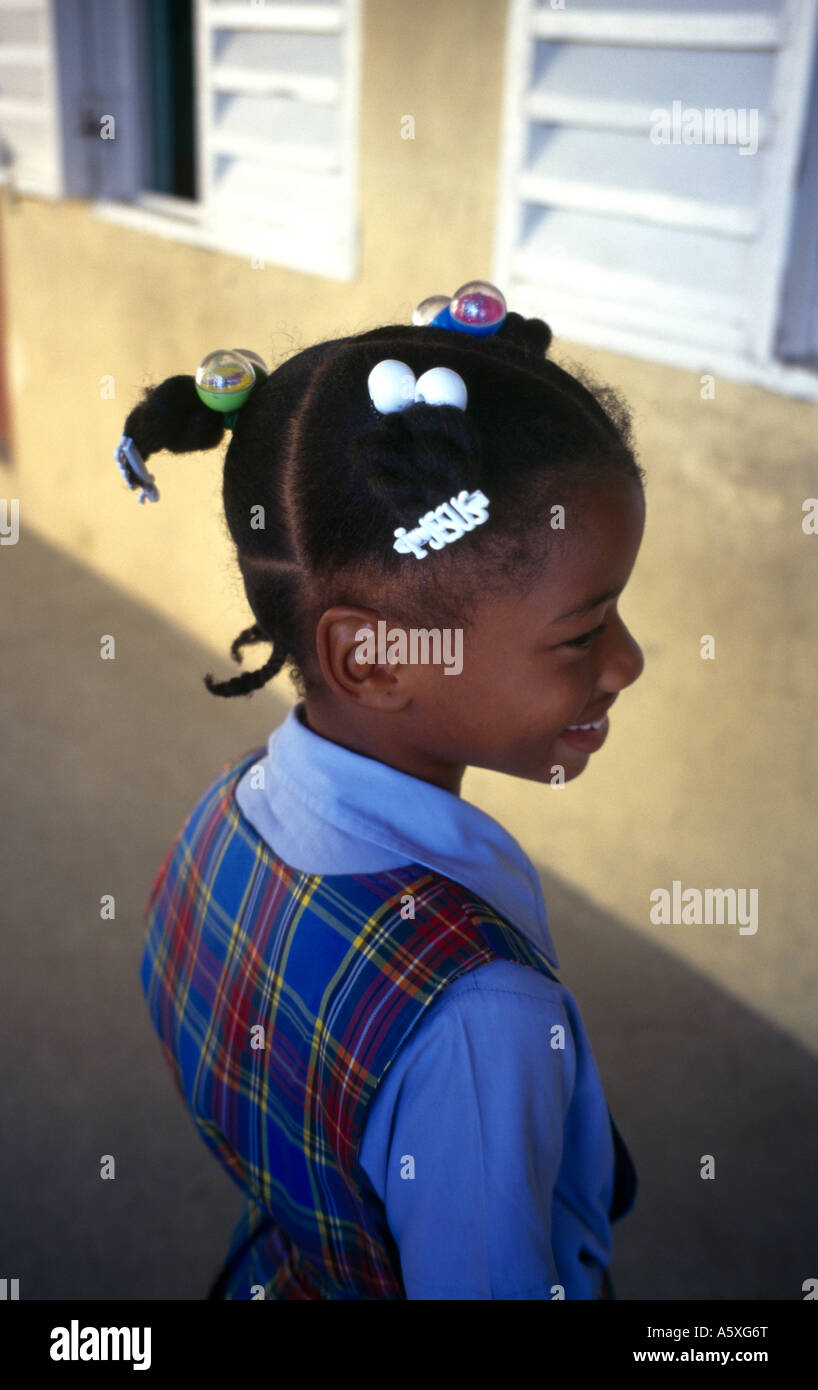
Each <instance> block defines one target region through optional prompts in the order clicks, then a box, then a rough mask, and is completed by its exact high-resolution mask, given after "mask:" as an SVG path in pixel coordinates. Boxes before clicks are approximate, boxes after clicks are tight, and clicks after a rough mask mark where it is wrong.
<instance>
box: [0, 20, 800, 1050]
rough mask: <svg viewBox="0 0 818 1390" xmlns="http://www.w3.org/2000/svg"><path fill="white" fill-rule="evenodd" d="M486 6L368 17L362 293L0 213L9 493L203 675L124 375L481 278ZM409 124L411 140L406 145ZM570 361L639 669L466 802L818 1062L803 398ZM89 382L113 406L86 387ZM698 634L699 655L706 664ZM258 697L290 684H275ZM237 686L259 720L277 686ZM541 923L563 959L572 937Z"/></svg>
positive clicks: (201, 548) (189, 560) (174, 479)
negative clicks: (754, 908)
mask: <svg viewBox="0 0 818 1390" xmlns="http://www.w3.org/2000/svg"><path fill="white" fill-rule="evenodd" d="M504 22H505V7H504V6H502V5H498V4H496V3H493V0H474V3H472V4H470V5H468V6H462V5H455V4H452V5H442V4H436V3H433V2H432V0H423V3H418V0H413V4H412V5H406V4H403V3H398V2H397V0H378V4H377V5H376V4H367V5H365V6H364V25H365V28H364V54H363V106H362V118H361V119H362V124H361V235H362V273H361V276H360V280H359V281H358V282H357V283H354V284H349V285H346V284H339V283H337V282H332V281H327V280H324V279H321V278H318V277H312V276H306V275H301V274H297V273H294V272H291V271H289V270H286V269H281V268H276V267H270V266H268V267H267V268H265V269H252V268H251V267H250V265H249V264H248V263H246V262H244V261H242V260H241V259H239V258H236V257H233V256H226V255H220V254H214V253H211V252H206V251H201V250H197V249H194V248H192V247H189V246H185V245H184V244H181V243H178V242H174V241H165V240H162V239H161V238H158V237H153V236H149V235H146V234H143V233H140V232H136V231H131V230H125V229H122V228H119V227H116V226H114V225H111V224H108V223H105V222H102V221H100V220H98V219H97V218H95V216H94V215H93V212H92V211H91V209H90V207H89V205H87V204H85V203H83V202H77V201H65V202H58V203H56V204H50V203H48V202H45V201H40V200H37V199H30V198H24V199H22V200H21V201H20V202H19V203H17V204H15V205H12V206H10V205H9V204H8V202H7V201H6V199H5V198H4V199H3V204H2V237H3V247H4V261H5V281H6V303H7V328H8V341H9V353H10V364H11V377H12V392H13V399H12V409H13V443H14V462H13V466H12V467H10V468H3V469H0V485H1V486H2V492H3V495H4V496H7V497H8V496H13V497H17V498H19V499H20V508H21V525H22V526H23V527H24V528H25V527H30V528H33V529H34V530H36V531H37V532H39V533H40V534H41V535H42V536H44V537H45V538H47V539H48V540H49V541H51V542H52V543H54V544H56V545H58V546H60V547H61V548H63V549H65V550H66V551H68V552H69V553H70V554H71V555H72V556H74V557H75V558H77V559H79V560H81V561H82V562H83V563H85V564H87V565H89V566H91V567H92V568H93V569H94V570H96V571H97V572H98V573H100V574H101V575H103V576H105V577H106V578H107V579H108V580H110V582H111V583H112V584H113V585H115V586H120V587H122V588H123V589H126V590H127V591H128V592H130V593H133V594H135V595H137V596H138V597H139V598H140V599H141V600H142V601H143V602H144V603H145V604H147V605H149V606H151V607H153V608H154V609H155V610H156V611H157V613H158V614H161V615H162V617H163V618H165V619H167V620H169V621H171V622H173V623H176V624H178V625H179V627H180V628H181V629H183V630H184V631H186V632H189V633H191V634H193V635H194V636H196V637H197V638H199V639H200V640H202V641H203V642H205V643H207V644H208V645H209V646H210V647H211V648H212V650H213V652H214V654H215V655H216V656H217V657H220V658H221V662H220V663H219V662H217V663H215V664H214V667H213V669H214V671H216V673H217V674H219V675H228V674H233V673H234V672H235V671H236V669H237V668H236V667H235V666H233V664H232V663H231V662H230V661H229V660H228V658H227V650H228V646H229V643H230V641H231V640H232V638H233V637H234V636H235V635H236V633H237V632H238V631H239V629H240V628H242V627H244V626H245V625H246V624H247V623H248V622H249V621H251V615H250V614H249V610H248V608H247V606H246V603H245V602H244V598H243V591H242V589H241V586H240V582H239V579H238V576H237V574H236V573H235V572H234V570H233V568H232V558H231V552H230V546H229V543H228V539H227V535H226V527H225V524H224V522H223V518H222V515H221V511H220V487H221V470H220V456H219V455H218V454H217V453H210V454H204V455H201V456H193V455H186V456H183V457H179V458H177V457H176V456H173V455H170V454H162V455H158V456H156V457H155V458H152V459H151V462H150V467H151V469H152V471H154V473H155V475H156V478H157V482H158V484H159V487H160V491H161V494H162V498H161V501H160V503H159V504H158V505H157V506H154V505H152V504H150V503H147V504H145V505H144V506H140V505H139V504H138V502H137V500H136V494H134V493H131V492H129V491H128V490H127V489H126V488H125V487H124V484H123V483H122V480H121V477H120V474H119V471H118V469H117V467H116V464H115V463H114V460H113V458H112V450H113V448H114V445H115V444H116V443H117V441H118V439H119V436H120V434H121V432H122V425H123V423H124V419H125V416H126V414H127V412H128V410H129V409H130V406H131V405H132V404H133V402H134V400H135V399H136V397H137V395H138V394H139V392H140V389H141V387H142V385H143V384H147V383H148V382H153V381H159V380H161V379H163V378H164V377H166V376H170V375H173V374H175V373H178V372H184V371H190V372H193V371H194V370H195V368H196V365H197V363H198V362H199V360H200V359H201V357H202V356H204V354H205V353H206V352H209V351H211V350H213V349H214V348H216V347H220V346H230V345H233V344H242V345H244V346H247V347H252V348H255V349H256V350H257V351H259V352H261V353H262V355H263V356H265V357H266V358H267V360H268V361H269V362H270V363H271V364H275V363H277V362H278V361H280V360H282V359H283V358H284V357H286V356H288V355H289V354H290V353H291V352H292V351H294V350H297V349H298V348H300V347H302V346H305V345H307V344H308V343H310V342H312V341H315V340H316V339H319V338H328V337H335V336H339V335H341V334H344V333H348V332H356V331H361V330H363V329H365V328H368V327H371V326H374V325H375V324H377V323H379V322H385V321H390V320H398V321H404V322H408V320H409V316H410V314H411V310H412V308H413V306H414V305H415V304H416V303H417V302H418V301H419V300H420V299H422V298H424V297H425V296H426V295H428V294H431V293H434V292H445V293H451V292H452V291H453V290H454V289H455V288H456V287H457V285H458V284H460V283H461V282H462V281H463V280H466V279H470V278H475V277H484V276H489V274H490V268H491V265H490V256H491V246H492V234H493V225H494V207H495V198H496V193H495V187H496V183H495V181H496V165H497V149H498V131H499V119H500V100H501V91H500V83H501V70H500V66H499V64H498V61H497V60H498V57H499V55H501V54H502V49H503V41H504ZM466 50H468V52H469V54H470V57H469V62H468V64H464V63H463V62H462V61H461V63H460V65H459V66H458V63H457V61H456V59H457V56H458V55H461V59H462V55H463V53H464V51H466ZM458 72H459V73H460V78H461V80H458ZM475 72H476V73H479V80H476V79H475V78H474V77H473V76H472V74H473V73H475ZM406 114H411V115H413V116H414V117H415V123H416V125H415V139H414V141H409V140H402V139H401V138H400V122H401V117H402V116H404V115H406ZM510 307H512V308H513V307H514V304H513V301H512V303H511V306H510ZM567 353H570V355H573V356H575V357H576V358H577V359H578V360H581V361H583V362H585V363H588V364H590V365H591V366H592V367H594V368H595V369H596V370H597V371H598V372H599V373H600V374H601V375H602V377H603V379H606V380H608V381H610V382H611V383H612V384H614V385H616V386H618V387H620V388H621V389H622V390H623V391H624V392H625V394H626V395H627V396H628V397H629V399H630V401H631V403H632V405H633V407H634V410H635V413H636V417H637V434H638V440H639V444H640V447H641V455H642V461H643V463H644V465H645V466H646V468H647V470H648V493H647V497H648V522H647V532H646V538H645V542H644V545H643V549H642V553H641V556H640V559H639V561H638V563H637V568H636V571H635V574H634V577H633V579H632V581H631V585H630V586H629V589H628V591H627V593H626V595H625V599H624V601H623V603H622V605H621V608H622V612H623V614H624V616H625V618H626V620H627V621H628V622H629V625H630V626H631V630H632V631H633V632H634V635H635V636H636V637H637V638H638V640H639V641H640V642H641V644H642V646H643V649H644V651H645V656H646V668H645V672H644V675H643V676H642V678H641V680H640V681H639V682H638V683H637V685H636V686H635V687H634V688H633V690H631V691H629V692H626V693H625V694H624V695H623V696H622V698H621V700H620V701H619V703H618V704H617V706H616V710H615V713H614V717H613V718H612V731H611V735H610V737H609V740H608V743H607V744H606V746H605V748H604V749H603V750H602V751H601V752H600V753H599V754H597V755H596V756H595V757H594V758H592V759H591V762H590V765H589V767H588V769H587V771H586V772H585V773H584V774H583V776H582V777H580V778H579V779H577V781H575V782H573V783H571V784H569V786H568V787H566V788H563V789H561V790H557V789H548V788H544V787H542V786H540V785H538V784H533V783H525V782H521V781H515V780H513V779H510V778H504V777H502V776H499V775H497V774H494V773H488V772H483V771H480V770H474V771H470V772H469V773H468V774H467V778H466V781H465V784H464V792H465V795H467V796H468V797H470V798H471V799H473V800H475V801H477V802H478V804H480V805H481V806H483V807H484V809H486V810H487V811H489V812H490V813H491V814H492V815H494V816H496V817H497V818H498V819H499V820H500V821H502V823H503V824H505V825H506V826H507V827H508V828H509V830H510V831H511V832H512V833H513V834H515V835H516V836H517V837H518V838H519V839H520V841H521V843H522V844H523V845H524V847H525V849H526V850H527V851H528V853H529V854H531V856H532V857H533V858H534V860H535V861H536V862H538V863H539V864H541V865H543V866H547V867H548V868H549V869H551V870H552V871H554V872H555V873H557V874H559V875H561V876H562V877H564V878H565V879H566V880H568V881H569V882H571V883H572V884H574V885H577V886H579V887H580V888H581V889H582V890H584V891H585V892H587V894H588V895H589V896H590V897H592V898H593V899H594V900H595V901H597V902H598V903H600V904H602V905H604V906H605V907H607V908H609V909H613V910H614V911H616V912H618V913H620V914H621V916H622V917H623V918H624V920H625V921H627V922H628V923H629V924H630V925H631V926H632V927H633V929H634V930H636V931H638V932H642V933H645V935H646V936H648V937H649V938H650V939H651V941H656V940H660V941H662V942H663V943H664V944H666V945H667V947H668V949H669V950H670V951H673V952H677V953H679V954H681V955H683V956H684V957H686V958H687V959H688V960H689V961H690V962H691V963H693V964H694V965H695V966H697V967H698V968H700V969H701V970H702V971H704V972H705V973H706V974H707V975H708V976H709V977H710V978H712V979H713V980H715V981H718V982H720V983H721V984H722V985H723V986H724V987H725V988H726V989H728V990H729V991H731V992H733V993H734V994H736V995H737V996H739V997H741V998H742V999H744V1000H745V1001H746V1002H747V1003H748V1004H750V1005H752V1006H754V1007H756V1008H758V1009H759V1010H760V1011H761V1012H762V1013H764V1014H766V1015H767V1016H768V1017H769V1018H771V1019H772V1020H774V1021H776V1022H777V1023H779V1024H780V1026H781V1027H783V1028H785V1029H788V1030H790V1031H792V1032H793V1033H795V1034H797V1035H798V1036H799V1037H801V1038H802V1040H803V1041H804V1042H805V1043H806V1044H808V1045H810V1046H811V1047H813V1048H815V1049H816V1050H818V1019H817V1018H816V1014H815V1009H814V990H815V978H814V976H815V971H814V961H815V952H814V947H813V940H814V930H815V927H814V922H815V911H814V898H813V895H814V891H815V880H814V872H813V868H812V863H811V857H810V855H809V852H808V851H809V845H810V842H811V841H812V840H813V839H814V829H813V827H814V824H815V810H816V806H815V790H814V789H815V786H816V781H818V778H817V777H816V773H817V772H818V769H817V768H816V751H815V748H816V740H815V737H814V703H815V700H814V691H815V688H816V676H818V669H817V667H818V662H816V651H817V650H818V639H816V632H817V631H818V625H816V617H818V613H816V608H817V607H818V603H817V602H816V594H817V593H818V586H817V585H816V556H818V538H816V537H809V536H806V535H805V534H804V533H803V532H802V529H801V506H802V502H803V500H804V499H805V498H806V497H809V496H814V495H815V494H816V493H818V481H817V480H816V471H815V458H816V454H815V440H816V438H817V437H818V408H816V407H815V406H810V405H807V404H805V403H801V402H797V401H793V400H791V399H788V398H786V397H781V396H775V395H772V394H769V393H767V392H764V391H760V390H757V389H754V388H750V387H746V386H741V385H736V384H732V383H729V382H726V381H717V383H716V395H715V399H714V400H705V399H703V398H702V396H701V393H700V383H699V379H698V378H697V377H696V376H694V375H692V374H690V373H686V372H680V371H676V370H673V369H670V368H666V367H661V366H658V365H652V364H645V363H641V362H635V361H632V360H630V359H627V358H622V357H616V356H613V355H611V354H602V353H597V352H592V351H591V350H589V349H585V348H583V347H579V346H574V345H557V347H556V349H555V352H554V355H555V356H556V357H557V359H558V360H561V359H562V358H563V357H564V356H565V355H566V354H567ZM108 374H111V375H112V376H113V378H114V380H115V389H116V398H115V399H114V400H106V399H102V398H101V393H100V384H101V379H102V378H103V377H105V376H107V375H108ZM5 562H6V556H4V557H3V561H2V563H5ZM43 603H44V604H46V605H47V603H48V595H47V594H44V595H43ZM113 621H115V608H114V607H112V622H113ZM703 634H713V635H714V636H715V638H716V653H717V655H716V660H715V661H711V662H707V661H702V660H701V659H700V656H699V643H700V638H701V636H702V635H703ZM92 640H93V641H94V642H96V641H97V640H98V638H97V635H96V634H94V635H89V641H92ZM255 660H256V654H254V653H253V652H252V650H251V652H250V653H249V654H248V664H255ZM200 676H201V673H200V672H199V671H198V670H195V671H191V673H190V680H191V690H192V691H193V689H194V686H196V684H197V682H198V681H199V680H200ZM275 689H276V691H277V693H279V694H287V695H288V696H290V697H291V692H290V687H289V685H288V684H287V683H286V681H285V680H284V679H281V680H280V681H279V682H277V683H276V686H275ZM255 700H256V703H257V707H258V709H259V718H260V721H263V720H264V718H265V714H266V715H267V716H269V717H270V720H271V722H272V716H271V710H272V708H273V702H272V701H271V700H270V699H269V697H267V696H266V695H261V696H256V697H255ZM265 702H266V703H265ZM214 773H215V769H214ZM674 878H678V879H681V880H682V882H683V886H684V887H699V888H702V889H703V888H705V887H746V888H753V887H755V888H757V889H758V890H759V913H760V926H759V930H758V932H757V934H756V935H755V936H754V937H750V936H741V935H740V934H739V932H738V927H729V926H726V925H725V926H722V927H718V926H714V927H655V926H652V925H651V924H650V921H649V894H650V892H651V890H652V889H654V888H657V887H667V888H670V885H671V883H672V880H673V879H674ZM554 928H555V935H556V939H557V945H558V949H559V941H560V937H561V935H563V934H564V933H565V932H566V931H568V930H570V923H555V924H554Z"/></svg>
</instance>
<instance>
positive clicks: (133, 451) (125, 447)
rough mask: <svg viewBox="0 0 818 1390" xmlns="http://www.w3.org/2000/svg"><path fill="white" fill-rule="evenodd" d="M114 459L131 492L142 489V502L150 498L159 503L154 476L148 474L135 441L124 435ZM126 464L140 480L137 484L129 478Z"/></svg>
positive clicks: (115, 451) (140, 498) (140, 497)
mask: <svg viewBox="0 0 818 1390" xmlns="http://www.w3.org/2000/svg"><path fill="white" fill-rule="evenodd" d="M114 458H115V459H116V461H117V463H118V464H119V471H120V473H121V474H122V476H123V478H124V479H125V482H126V483H127V484H128V487H129V488H130V489H131V491H132V492H133V490H134V488H137V487H141V488H142V491H141V493H140V494H139V500H140V502H144V501H145V498H146V497H147V498H149V499H150V501H151V502H158V501H159V489H158V487H157V486H156V482H155V480H154V476H153V474H152V473H149V472H148V470H147V468H146V466H145V460H144V459H143V457H142V455H141V454H140V452H139V450H138V449H137V447H136V445H135V444H134V442H133V440H132V439H130V438H129V437H128V435H126V434H123V436H122V438H121V439H120V441H119V443H118V444H117V446H116V448H115V449H114ZM126 464H127V465H128V467H129V468H130V470H131V473H135V474H136V477H137V479H138V481H137V482H134V481H133V480H132V478H131V477H129V475H128V467H126Z"/></svg>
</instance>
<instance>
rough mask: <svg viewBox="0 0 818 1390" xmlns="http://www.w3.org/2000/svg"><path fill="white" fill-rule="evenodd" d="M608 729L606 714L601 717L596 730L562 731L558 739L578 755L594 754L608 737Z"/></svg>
mask: <svg viewBox="0 0 818 1390" xmlns="http://www.w3.org/2000/svg"><path fill="white" fill-rule="evenodd" d="M608 728H609V724H608V716H607V714H606V715H604V716H603V719H602V723H601V724H600V726H599V728H598V729H563V731H562V733H561V734H559V735H558V737H559V738H561V739H562V740H563V741H564V742H565V743H568V744H570V745H571V747H572V748H576V749H577V751H578V752H580V753H595V752H596V751H597V749H598V748H601V747H602V745H603V743H604V742H605V739H606V738H607V737H608Z"/></svg>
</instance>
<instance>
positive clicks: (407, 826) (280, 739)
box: [236, 701, 559, 970]
mask: <svg viewBox="0 0 818 1390" xmlns="http://www.w3.org/2000/svg"><path fill="white" fill-rule="evenodd" d="M303 716H304V704H303V701H300V702H299V703H298V704H297V705H295V706H294V707H293V708H292V709H291V710H290V712H289V714H288V715H287V717H286V719H285V720H284V721H283V723H282V724H281V725H279V727H278V728H277V729H275V730H274V731H273V732H272V733H271V735H270V737H269V739H268V742H267V754H266V757H264V758H262V759H260V760H259V761H258V762H257V763H254V764H253V766H252V767H250V768H248V770H247V772H246V773H245V774H244V775H243V777H242V778H241V780H240V782H239V785H238V787H237V789H236V800H237V801H238V804H239V807H240V809H241V811H242V813H243V815H244V816H245V817H246V818H247V819H248V820H249V821H250V823H251V824H252V825H253V826H254V827H255V829H256V830H257V831H258V833H259V834H260V835H261V836H262V838H263V839H264V840H265V841H266V842H267V844H268V845H269V846H270V848H271V850H272V851H273V853H274V854H276V855H277V856H278V857H279V858H280V859H283V860H284V862H285V863H286V864H289V865H290V866H291V867H292V868H294V869H297V870H298V871H299V872H302V873H316V874H349V873H377V872H379V871H382V870H385V869H391V868H397V867H399V866H400V865H403V864H409V863H418V864H423V865H424V866H425V867H426V868H429V869H433V870H435V871H436V872H437V873H440V874H443V875H444V876H445V877H446V878H451V879H454V881H455V882H456V883H460V884H462V885H463V886H464V887H466V888H470V889H471V890H472V891H473V892H475V893H477V894H478V895H479V896H480V897H481V898H483V900H484V901H485V902H486V903H488V904H489V905H490V906H491V907H492V908H494V910H495V912H497V913H499V914H500V915H501V916H503V917H506V918H507V919H508V920H509V921H510V922H511V923H512V924H513V925H514V926H516V927H518V928H519V929H520V930H521V931H522V932H524V934H525V935H526V936H527V937H528V938H529V940H530V941H531V942H532V943H533V945H535V946H536V947H537V948H538V949H539V950H540V951H541V952H542V954H543V955H544V956H545V959H546V960H547V961H548V963H549V965H550V966H551V967H552V969H554V970H558V969H559V960H558V958H557V953H556V950H555V948H554V943H553V941H552V939H551V931H550V928H549V925H548V918H547V916H546V910H545V900H544V898H543V894H542V888H541V885H540V879H539V875H538V873H537V871H536V869H535V868H534V865H533V864H532V863H531V860H530V859H529V858H528V856H527V855H526V854H525V852H524V851H523V849H522V848H521V846H520V845H519V844H518V843H517V841H516V840H515V839H514V838H513V837H512V836H511V835H509V833H508V831H506V830H504V829H503V827H502V826H501V825H500V824H499V823H498V822H497V821H496V820H494V819H493V817H492V816H489V815H487V814H486V812H485V811H481V810H479V809H478V807H477V806H474V805H472V804H471V802H468V801H464V800H463V798H462V797H459V796H455V794H454V793H453V792H449V791H446V790H445V789H444V788H443V787H437V786H434V785H433V784H432V783H431V782H424V781H423V780H422V779H421V778H418V777H412V776H410V775H409V774H408V773H406V772H400V771H398V769H397V768H394V767H390V766H389V765H388V764H387V763H382V762H378V761H377V760H376V759H374V758H367V757H365V756H364V755H363V754H361V753H355V752H353V751H352V750H351V749H349V748H344V747H342V745H341V744H338V743H333V742H332V741H331V740H330V739H326V738H323V737H322V736H321V735H320V734H316V733H314V732H313V730H312V729H309V728H308V727H307V725H306V723H304V722H303ZM259 768H262V769H263V775H262V776H259V773H258V769H259Z"/></svg>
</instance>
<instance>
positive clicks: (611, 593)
mask: <svg viewBox="0 0 818 1390" xmlns="http://www.w3.org/2000/svg"><path fill="white" fill-rule="evenodd" d="M624 587H625V585H624V584H620V586H619V588H618V589H609V590H608V592H607V593H605V594H600V595H599V597H598V598H592V599H589V600H588V602H587V603H581V604H580V605H579V607H578V608H572V609H571V610H570V612H568V613H563V614H562V616H561V617H559V618H552V620H551V621H552V623H564V622H565V620H566V618H578V617H580V616H581V614H583V613H592V612H593V611H594V609H595V608H598V607H599V605H600V604H601V603H607V601H608V599H609V598H617V596H618V595H619V594H621V593H622V590H623V589H624Z"/></svg>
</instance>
